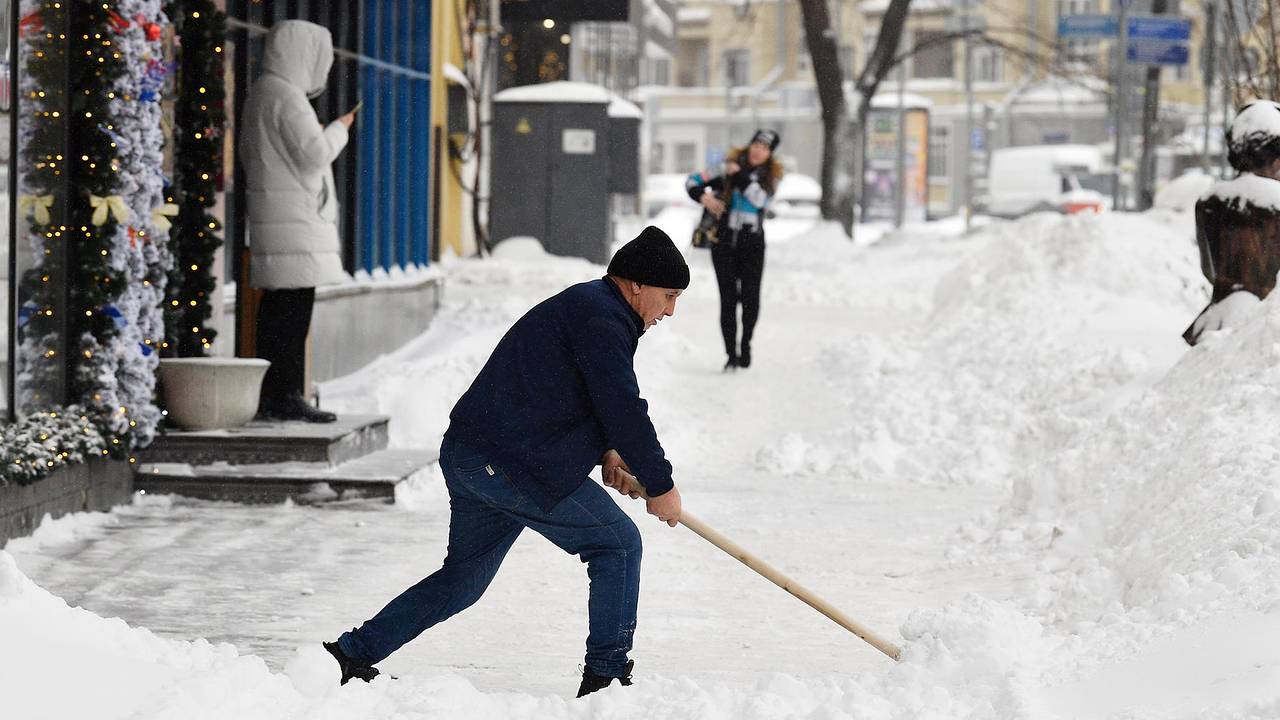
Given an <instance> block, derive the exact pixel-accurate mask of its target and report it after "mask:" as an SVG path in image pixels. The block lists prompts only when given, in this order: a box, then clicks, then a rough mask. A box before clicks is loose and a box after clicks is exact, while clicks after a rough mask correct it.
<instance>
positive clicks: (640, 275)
mask: <svg viewBox="0 0 1280 720" xmlns="http://www.w3.org/2000/svg"><path fill="white" fill-rule="evenodd" d="M608 273H609V274H610V275H617V276H618V277H620V278H626V279H627V280H634V281H635V282H638V283H640V284H641V285H652V286H654V287H660V288H671V289H674V290H683V289H685V288H687V287H689V266H688V265H687V264H686V263H685V261H684V255H681V254H680V250H679V249H678V248H677V247H676V244H675V243H673V242H671V238H669V237H667V234H666V233H664V232H662V231H661V230H659V229H658V228H656V227H654V226H652V225H650V226H649V227H647V228H645V229H644V230H641V231H640V234H639V235H637V236H636V237H635V239H633V240H632V241H631V242H629V243H627V244H626V245H623V246H622V247H620V248H618V252H616V253H614V254H613V259H612V260H610V261H609V269H608Z"/></svg>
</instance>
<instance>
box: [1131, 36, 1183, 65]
mask: <svg viewBox="0 0 1280 720" xmlns="http://www.w3.org/2000/svg"><path fill="white" fill-rule="evenodd" d="M1190 58H1191V50H1190V49H1189V48H1188V47H1187V46H1186V44H1185V43H1183V42H1181V41H1178V40H1138V41H1136V42H1134V41H1130V43H1129V47H1128V48H1127V50H1126V52H1125V59H1127V60H1128V61H1129V62H1131V63H1137V64H1139V65H1186V64H1187V61H1188V60H1189V59H1190Z"/></svg>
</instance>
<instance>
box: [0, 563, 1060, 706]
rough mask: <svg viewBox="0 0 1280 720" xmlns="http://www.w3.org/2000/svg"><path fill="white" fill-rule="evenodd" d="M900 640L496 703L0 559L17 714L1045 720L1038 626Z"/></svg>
mask: <svg viewBox="0 0 1280 720" xmlns="http://www.w3.org/2000/svg"><path fill="white" fill-rule="evenodd" d="M903 634H904V636H905V637H906V638H907V639H908V643H907V645H906V647H905V649H904V662H903V663H901V664H899V665H896V666H889V665H886V670H885V671H884V672H881V673H874V674H872V673H861V674H858V675H856V676H854V677H851V678H849V679H846V680H838V681H821V682H820V681H806V680H802V679H798V678H794V677H789V676H786V675H781V674H775V675H771V676H769V677H767V678H766V679H764V680H762V681H760V682H758V683H756V684H755V685H754V686H748V687H730V686H721V685H717V686H710V687H702V686H699V685H697V684H695V683H693V682H691V681H688V680H673V679H666V678H662V677H654V676H647V677H644V678H639V679H638V681H637V684H636V685H635V686H633V687H632V688H629V689H622V688H618V687H616V686H615V687H614V688H611V689H610V690H607V691H604V692H602V693H598V694H596V695H593V696H592V697H590V698H587V699H585V700H581V701H577V700H573V699H567V698H561V697H533V696H529V695H519V694H510V693H499V694H485V693H481V692H479V691H478V690H476V689H475V688H474V687H473V686H472V685H471V684H470V683H468V682H467V681H466V680H464V679H463V678H461V677H458V676H456V675H452V674H444V675H438V676H427V677H401V678H400V679H398V680H391V679H378V680H376V681H375V682H374V683H372V684H369V685H365V684H361V683H359V682H354V683H352V684H350V685H348V686H345V687H339V686H338V684H337V668H336V664H335V663H333V660H332V658H330V657H329V656H328V654H327V653H325V652H324V651H323V650H322V649H321V648H320V647H319V646H318V645H314V646H307V647H303V648H299V649H298V651H297V652H296V653H295V655H294V656H293V658H292V659H291V660H290V661H289V662H288V663H286V665H285V668H284V672H283V673H274V672H271V671H270V670H269V669H268V668H267V666H266V665H265V664H264V663H263V662H262V661H261V660H260V659H259V658H257V657H254V656H242V655H240V654H239V653H237V651H236V650H235V648H234V647H232V646H230V645H227V644H218V645H213V644H210V643H208V642H206V641H204V640H197V641H195V642H182V641H176V640H165V639H161V638H158V637H156V636H155V635H154V634H153V633H151V632H150V631H148V630H145V629H140V628H131V627H129V626H127V625H126V624H125V623H123V622H121V621H119V620H108V619H104V618H100V617H97V616H96V615H93V614H92V613H89V612H86V611H84V610H81V609H78V608H70V607H68V606H67V605H66V603H65V602H63V601H62V600H60V599H58V598H56V597H54V596H52V595H50V594H49V593H47V592H45V591H44V590H42V589H41V588H39V587H37V586H36V585H35V584H33V583H32V582H31V581H30V580H28V579H27V578H26V577H25V576H23V574H22V573H21V572H20V571H19V570H18V569H17V567H16V566H15V564H14V561H13V558H12V556H10V555H9V554H8V553H7V552H4V551H0V636H3V637H4V638H5V639H6V646H7V647H10V648H14V647H17V648H22V649H23V652H21V653H14V652H5V653H0V687H3V689H4V694H5V706H6V709H7V710H10V711H13V712H17V713H18V715H17V716H20V717H48V718H69V717H93V718H95V719H96V720H114V719H115V718H167V717H183V718H193V719H201V718H229V717H235V718H239V719H243V720H257V719H259V718H261V719H263V720H267V719H271V720H274V719H277V718H282V717H297V718H304V717H305V718H315V719H318V720H323V719H325V718H340V717H369V718H377V717H413V718H423V719H430V718H441V719H444V718H459V717H467V718H494V719H495V720H497V719H499V718H501V719H503V720H521V719H523V718H529V719H533V718H538V719H540V720H541V719H547V720H554V719H557V718H565V719H570V718H593V717H604V716H607V717H611V718H618V719H619V720H627V719H632V718H634V719H636V720H640V719H642V718H644V719H647V718H653V717H665V718H707V717H731V718H736V719H741V720H775V719H776V718H813V719H814V720H820V719H825V718H835V717H858V718H868V719H874V720H880V719H884V720H890V719H901V720H906V719H908V718H919V717H926V716H928V717H948V718H965V717H972V718H997V717H998V718H1014V717H1027V718H1031V717H1043V714H1042V713H1040V712H1037V709H1038V708H1039V707H1040V705H1039V701H1038V700H1037V698H1036V694H1035V691H1036V686H1037V684H1038V677H1037V674H1036V672H1035V669H1034V668H1035V667H1036V666H1037V665H1038V664H1039V663H1040V662H1041V658H1042V657H1043V655H1044V654H1045V653H1046V652H1048V651H1049V650H1050V646H1049V645H1048V644H1046V642H1045V640H1044V639H1043V637H1042V633H1041V630H1040V628H1039V625H1038V624H1037V623H1035V622H1034V621H1032V620H1028V619H1027V618H1024V617H1022V616H1020V615H1018V614H1017V613H1016V612H1015V611H1013V610H1011V609H1010V608H1008V607H1007V606H1004V605H1000V604H996V603H992V602H991V601H987V600H983V599H981V598H978V597H976V596H973V597H969V598H966V599H965V600H964V601H963V602H961V603H958V604H956V605H954V606H948V607H944V608H942V609H940V610H937V611H919V612H916V613H914V614H913V615H912V616H911V619H910V620H909V621H908V622H907V624H906V625H905V626H904V628H903ZM50 668H57V669H58V670H57V672H50V671H49V670H50ZM68 686H73V687H75V688H76V692H74V693H68V692H65V688H66V687H68Z"/></svg>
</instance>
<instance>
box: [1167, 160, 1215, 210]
mask: <svg viewBox="0 0 1280 720" xmlns="http://www.w3.org/2000/svg"><path fill="white" fill-rule="evenodd" d="M1212 186H1213V177H1212V176H1210V175H1208V174H1206V173H1205V172H1204V171H1202V170H1188V171H1186V172H1184V173H1182V174H1181V175H1179V176H1178V177H1176V178H1174V179H1173V180H1170V181H1169V182H1167V183H1165V184H1164V187H1162V188H1160V190H1158V191H1157V192H1156V197H1155V207H1156V208H1158V209H1160V210H1172V211H1174V212H1191V211H1192V210H1195V207H1196V201H1197V200H1199V199H1200V197H1201V196H1202V195H1204V194H1205V193H1206V192H1208V191H1209V188H1210V187H1212Z"/></svg>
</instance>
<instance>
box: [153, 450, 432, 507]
mask: <svg viewBox="0 0 1280 720" xmlns="http://www.w3.org/2000/svg"><path fill="white" fill-rule="evenodd" d="M438 458H439V452H438V451H436V450H379V451H377V452H374V453H370V454H368V455H364V456H362V457H358V458H356V459H354V460H348V461H347V462H344V463H342V464H340V465H336V466H334V465H328V464H326V463H302V462H289V463H269V464H258V465H232V464H229V463H214V464H209V465H190V464H186V463H144V464H142V465H141V466H140V467H139V468H138V475H137V477H136V478H135V480H134V487H135V489H137V490H142V491H144V492H148V493H173V494H176V495H185V496H187V497H196V498H204V499H207V500H233V501H236V502H262V503H275V502H283V501H284V499H285V498H292V499H293V500H296V501H298V502H324V501H329V500H351V499H356V498H385V499H386V500H387V501H389V502H391V501H394V500H395V487H396V484H397V483H399V482H401V481H403V480H407V479H408V478H409V476H411V475H413V474H414V473H417V472H419V471H421V470H425V469H427V468H429V467H430V466H431V465H432V464H433V463H435V462H436V460H437V459H438Z"/></svg>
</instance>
